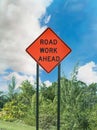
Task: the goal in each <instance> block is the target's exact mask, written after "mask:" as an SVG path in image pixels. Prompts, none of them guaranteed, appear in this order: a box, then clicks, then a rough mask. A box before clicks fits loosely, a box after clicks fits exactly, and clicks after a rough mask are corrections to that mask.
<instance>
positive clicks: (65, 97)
mask: <svg viewBox="0 0 97 130" xmlns="http://www.w3.org/2000/svg"><path fill="white" fill-rule="evenodd" d="M77 70H78V69H77V67H75V68H74V70H73V73H72V75H71V79H67V78H66V77H65V76H64V77H61V130H96V129H97V83H92V84H90V85H86V84H85V83H83V82H81V81H78V80H77ZM15 86H16V79H15V77H14V76H13V77H12V79H11V81H10V83H9V85H8V93H6V94H5V93H3V92H0V129H1V128H2V129H3V130H16V129H17V130H26V129H29V130H30V129H33V130H34V129H35V117H36V116H35V113H36V88H35V86H36V85H32V84H31V83H30V82H29V81H28V80H26V81H23V82H22V84H21V86H19V87H18V89H17V90H16V89H15ZM39 108H40V109H39V124H40V129H41V130H55V129H56V125H57V82H53V83H52V85H51V86H49V87H47V86H46V85H45V84H41V85H40V90H39Z"/></svg>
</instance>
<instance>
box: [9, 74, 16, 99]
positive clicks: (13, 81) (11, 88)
mask: <svg viewBox="0 0 97 130" xmlns="http://www.w3.org/2000/svg"><path fill="white" fill-rule="evenodd" d="M15 87H16V78H15V77H14V76H12V79H11V82H10V83H9V85H8V98H9V100H12V99H13V98H14V97H15Z"/></svg>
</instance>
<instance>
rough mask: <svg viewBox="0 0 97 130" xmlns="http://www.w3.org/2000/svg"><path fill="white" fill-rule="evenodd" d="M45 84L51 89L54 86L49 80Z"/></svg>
mask: <svg viewBox="0 0 97 130" xmlns="http://www.w3.org/2000/svg"><path fill="white" fill-rule="evenodd" d="M44 84H45V85H46V87H49V86H51V85H52V82H50V81H49V80H47V81H44Z"/></svg>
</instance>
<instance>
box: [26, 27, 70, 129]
mask: <svg viewBox="0 0 97 130" xmlns="http://www.w3.org/2000/svg"><path fill="white" fill-rule="evenodd" d="M26 51H27V53H28V54H29V55H30V56H31V57H32V58H33V59H34V60H35V61H36V62H37V72H36V73H37V76H36V82H37V85H36V86H37V87H36V130H39V65H40V66H41V67H42V68H43V69H44V70H45V71H46V72H47V73H50V72H51V71H52V70H53V69H54V68H55V67H56V66H58V109H57V111H58V114H57V130H60V63H61V61H62V60H63V59H64V58H65V57H66V56H67V55H68V54H69V53H70V52H71V49H70V48H69V47H68V46H67V44H66V43H65V42H64V41H62V40H61V39H60V37H59V36H58V35H57V34H56V33H55V32H54V31H53V30H52V29H51V28H47V29H46V30H45V31H44V32H43V33H42V34H41V35H40V36H39V37H38V38H37V39H36V40H35V41H34V42H33V43H32V44H31V45H30V46H29V47H28V48H27V49H26Z"/></svg>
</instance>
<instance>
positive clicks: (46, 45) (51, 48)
mask: <svg viewBox="0 0 97 130" xmlns="http://www.w3.org/2000/svg"><path fill="white" fill-rule="evenodd" d="M26 51H27V53H28V54H29V55H30V56H31V57H32V58H33V59H35V61H36V62H37V63H38V64H39V65H40V66H41V67H42V68H43V69H44V70H45V71H46V72H48V73H49V72H51V71H52V70H53V69H54V68H55V67H56V66H57V65H59V63H60V62H61V61H62V60H63V59H64V58H65V57H66V56H67V55H68V54H69V53H70V52H71V49H70V48H69V47H68V46H67V45H66V43H65V42H64V41H62V40H61V39H60V37H59V36H58V35H57V34H56V33H55V32H54V31H53V30H52V29H50V28H47V29H46V30H45V31H44V32H43V33H42V34H41V35H40V36H39V37H38V38H37V39H36V40H35V41H34V42H33V43H32V44H31V45H30V46H29V47H28V48H27V49H26Z"/></svg>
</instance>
